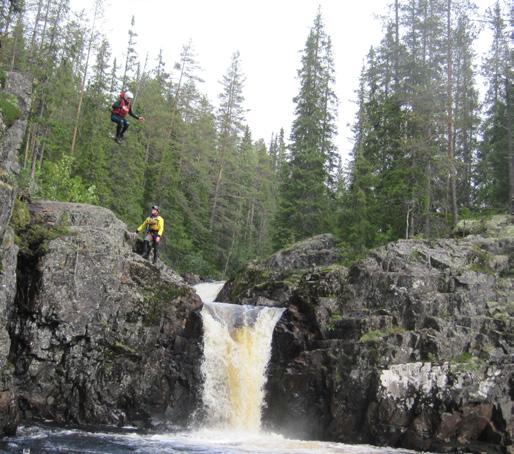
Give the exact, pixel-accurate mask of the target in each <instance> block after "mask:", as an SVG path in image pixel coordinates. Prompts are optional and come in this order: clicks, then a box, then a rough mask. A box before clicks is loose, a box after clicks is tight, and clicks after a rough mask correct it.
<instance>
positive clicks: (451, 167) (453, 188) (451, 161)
mask: <svg viewBox="0 0 514 454" xmlns="http://www.w3.org/2000/svg"><path fill="white" fill-rule="evenodd" d="M447 8H448V10H447V16H446V27H447V59H448V62H447V94H446V95H447V102H448V105H447V128H448V142H447V145H448V172H449V179H450V181H449V183H450V184H449V190H450V206H451V225H452V227H454V226H455V225H456V224H457V222H458V216H459V213H458V211H457V185H456V183H455V180H456V177H455V156H454V154H455V153H454V141H453V134H454V126H455V125H454V118H453V61H452V60H453V55H452V39H451V38H452V30H451V10H452V0H448V3H447Z"/></svg>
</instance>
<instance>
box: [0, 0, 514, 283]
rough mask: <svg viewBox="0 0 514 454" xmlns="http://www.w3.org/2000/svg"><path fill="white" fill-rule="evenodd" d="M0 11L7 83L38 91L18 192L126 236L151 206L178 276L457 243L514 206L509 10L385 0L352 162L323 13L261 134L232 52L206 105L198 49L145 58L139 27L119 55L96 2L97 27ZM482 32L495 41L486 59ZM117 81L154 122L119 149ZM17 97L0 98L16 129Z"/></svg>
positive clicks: (60, 11)
mask: <svg viewBox="0 0 514 454" xmlns="http://www.w3.org/2000/svg"><path fill="white" fill-rule="evenodd" d="M0 8H1V13H0V39H1V48H0V69H1V72H0V83H2V80H5V72H6V71H18V72H21V73H23V74H25V75H27V76H28V77H29V78H30V80H31V81H32V86H33V98H32V106H31V113H30V118H29V123H28V128H27V133H26V137H25V140H24V146H23V147H22V149H21V150H20V156H19V159H20V163H21V167H22V170H21V172H20V175H19V187H20V194H19V197H20V199H22V200H25V201H27V200H28V201H30V200H33V199H38V198H43V199H53V200H61V201H73V202H84V203H92V204H98V205H102V206H105V207H107V208H110V209H112V210H113V211H114V212H115V213H116V215H117V216H118V217H120V218H121V219H123V221H125V222H126V223H127V225H128V229H129V230H131V231H133V230H135V228H136V227H137V225H139V223H140V222H141V221H142V220H143V219H144V217H145V216H147V215H148V211H149V207H150V206H151V205H152V204H158V205H160V207H161V212H162V214H163V216H164V218H165V219H166V232H165V237H164V242H163V246H162V250H161V251H162V252H161V256H162V257H163V259H164V260H165V262H167V263H168V264H169V265H171V266H172V267H173V268H175V269H176V270H178V271H179V272H181V273H184V272H194V273H197V274H200V275H202V276H209V277H215V278H219V277H226V276H230V275H231V274H232V273H234V272H235V271H237V270H238V269H239V268H240V267H241V266H242V265H243V264H244V263H246V262H247V261H249V260H252V259H255V258H258V257H263V256H267V255H269V254H271V253H272V252H274V251H276V250H278V249H280V248H284V247H287V246H288V245H290V244H292V243H293V242H295V241H299V240H302V239H304V238H307V237H310V236H313V235H316V234H319V233H325V232H330V233H332V234H333V235H334V236H335V237H336V239H337V241H338V244H339V246H340V249H341V256H342V260H343V261H345V262H348V263H350V262H351V261H352V260H355V259H357V258H359V257H361V256H362V255H363V254H365V253H366V251H368V250H369V249H370V248H373V247H376V246H379V245H382V244H385V243H387V242H389V241H393V240H397V239H401V238H423V239H431V238H435V237H441V236H447V235H450V234H451V232H452V228H453V227H454V226H455V224H456V223H457V222H458V221H459V220H461V219H466V218H481V217H487V216H490V215H492V214H494V213H506V212H509V211H510V212H511V213H512V214H514V150H513V139H512V133H513V124H514V121H513V102H514V91H513V77H514V74H513V67H514V47H513V46H512V42H511V40H512V39H513V38H512V37H509V33H510V27H509V22H511V21H513V20H514V12H513V11H512V10H510V9H509V8H512V6H509V3H508V1H506V0H502V1H496V2H494V1H491V6H490V8H489V9H488V10H487V12H486V14H485V15H483V16H478V15H477V9H476V7H475V6H474V5H473V2H472V1H470V0H391V5H390V8H389V14H388V15H387V16H386V17H383V18H382V21H383V24H382V25H383V30H384V33H383V36H382V39H381V41H380V42H379V43H377V44H376V45H375V46H373V47H372V48H370V49H369V53H368V54H367V56H366V59H365V64H364V65H363V67H362V69H361V76H360V80H356V81H355V90H356V93H357V99H358V111H357V115H356V117H355V119H354V123H353V129H352V134H353V143H354V145H353V151H352V154H351V157H350V159H349V160H348V161H347V162H346V161H345V162H343V161H342V159H341V157H340V154H339V152H338V149H337V147H336V145H335V137H336V135H337V132H338V118H337V112H338V107H339V102H338V99H337V96H336V93H335V90H334V86H335V71H334V56H333V49H332V40H331V37H330V35H329V33H328V32H327V30H326V28H325V24H324V20H323V12H322V11H321V10H319V12H318V13H317V15H316V16H315V17H313V21H312V27H311V28H310V31H309V33H308V35H307V36H306V39H305V42H304V43H298V49H300V50H301V52H300V58H299V59H298V60H299V61H298V68H296V69H297V77H298V81H299V89H298V93H297V95H296V96H295V97H294V99H293V100H292V101H291V102H292V103H293V104H294V119H293V122H292V124H291V125H277V128H276V133H274V134H273V135H272V137H269V138H264V139H263V138H255V137H253V135H252V131H251V130H250V127H249V126H248V124H247V123H246V119H245V108H244V100H245V87H244V74H243V73H242V70H241V64H240V60H241V56H240V54H239V52H238V51H235V52H234V53H233V56H232V59H231V61H228V62H227V70H226V73H225V74H224V76H223V79H222V81H221V83H220V90H219V97H218V102H217V104H216V105H214V104H213V103H212V102H211V101H209V99H208V97H207V95H206V94H205V93H203V92H202V90H201V73H200V71H199V66H200V65H199V63H200V62H198V61H197V60H196V56H195V51H194V43H193V42H188V43H184V45H183V48H182V52H181V54H180V57H179V59H178V61H176V62H172V63H170V62H165V61H164V59H163V57H162V55H163V54H162V51H161V52H160V53H159V56H158V58H157V59H156V60H153V61H149V59H148V57H147V58H145V59H141V58H140V56H139V55H138V54H137V51H136V47H137V39H138V35H137V22H136V21H135V20H134V18H133V19H132V23H131V24H127V26H126V28H125V29H126V30H127V35H126V38H127V41H126V49H125V52H124V53H123V55H112V51H111V49H110V46H109V42H108V40H107V38H106V36H103V35H102V32H101V31H99V30H98V29H97V27H96V23H97V22H98V19H99V18H100V17H101V15H102V1H101V0H92V1H91V12H92V14H91V17H89V18H88V17H85V16H84V14H85V13H77V12H75V11H72V9H71V7H70V1H69V0H2V2H1V4H0ZM91 12H90V13H91ZM484 32H487V33H490V34H491V42H490V47H489V49H488V50H487V52H486V54H485V55H482V56H478V55H477V53H476V50H475V46H474V43H475V42H476V40H477V38H478V37H479V36H480V34H481V33H484ZM122 89H129V90H131V91H132V92H133V93H134V97H135V99H134V110H135V111H137V112H138V113H140V114H142V115H144V117H145V119H146V121H145V123H144V125H140V124H138V122H137V121H132V123H131V127H130V128H131V129H130V130H129V135H130V140H126V141H125V142H124V143H123V145H122V149H121V148H120V146H119V145H118V144H116V143H114V141H113V140H112V138H111V137H110V136H111V135H112V131H113V129H114V127H113V123H111V122H110V121H109V117H110V109H111V105H112V103H113V101H114V100H115V98H116V95H117V94H118V93H119V92H120V90H122ZM481 93H483V94H481ZM15 104H16V103H15V101H13V100H12V99H10V98H9V97H8V96H6V95H5V94H1V95H0V109H1V110H2V113H3V117H4V122H5V123H6V124H7V125H8V124H9V122H10V121H11V122H12V121H15V119H16V110H17V107H16V105H15ZM342 108H344V106H342ZM286 126H287V128H290V131H291V133H290V134H289V136H288V137H285V134H284V127H286Z"/></svg>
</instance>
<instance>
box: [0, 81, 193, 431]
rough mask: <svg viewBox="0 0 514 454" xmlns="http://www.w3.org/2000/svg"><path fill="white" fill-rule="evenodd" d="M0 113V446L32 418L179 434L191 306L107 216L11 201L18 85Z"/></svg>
mask: <svg viewBox="0 0 514 454" xmlns="http://www.w3.org/2000/svg"><path fill="white" fill-rule="evenodd" d="M1 80H2V78H1V77H0V81H1ZM0 101H1V102H0V436H2V435H4V434H12V433H14V432H15V431H16V427H17V425H18V424H19V422H20V421H30V420H31V419H32V418H45V419H50V420H53V421H57V422H62V423H78V424H96V425H98V424H116V425H122V424H135V425H139V426H149V425H154V424H156V423H157V422H158V420H167V421H172V422H173V423H181V424H187V423H188V420H189V417H190V415H191V414H192V412H193V411H194V410H195V409H196V407H197V404H198V397H197V396H198V393H197V392H196V391H197V389H198V386H199V382H200V373H199V370H198V367H199V358H200V355H201V351H200V350H201V346H200V343H199V339H200V337H201V323H200V320H199V317H198V315H197V312H196V309H198V308H199V307H200V305H201V301H200V299H199V297H198V296H197V295H196V293H195V292H194V290H193V289H192V288H191V287H190V286H189V285H187V284H186V283H185V282H184V281H183V280H182V278H181V277H180V276H178V275H176V274H175V273H174V272H173V271H172V270H171V269H169V268H167V267H166V266H165V265H164V264H162V263H161V262H158V265H157V266H154V265H151V264H150V263H149V262H148V261H146V260H144V259H142V258H141V257H140V256H139V255H138V254H136V253H134V250H136V249H137V245H138V244H137V241H135V238H133V237H132V235H131V234H130V233H128V232H127V228H126V226H125V225H124V224H123V223H122V222H121V221H120V220H118V219H117V218H116V217H115V216H114V214H113V213H112V212H110V211H109V210H107V209H104V208H101V207H94V206H88V205H81V204H72V203H57V202H37V203H33V204H29V205H26V204H24V203H22V202H20V201H19V200H17V199H16V196H17V180H18V176H19V170H20V166H19V163H18V154H19V149H20V146H21V144H22V141H23V137H24V133H25V128H26V120H27V115H28V111H29V109H30V84H29V82H28V81H27V80H26V79H25V78H23V77H22V76H20V75H18V74H13V73H11V74H7V77H6V80H5V86H2V90H0ZM13 227H14V228H13Z"/></svg>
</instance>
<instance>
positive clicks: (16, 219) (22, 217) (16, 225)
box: [10, 199, 30, 232]
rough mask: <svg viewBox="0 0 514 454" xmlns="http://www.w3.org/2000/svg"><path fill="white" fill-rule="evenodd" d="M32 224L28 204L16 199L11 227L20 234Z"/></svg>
mask: <svg viewBox="0 0 514 454" xmlns="http://www.w3.org/2000/svg"><path fill="white" fill-rule="evenodd" d="M29 223H30V212H29V207H28V206H27V204H26V203H23V202H22V201H21V200H19V199H16V200H15V201H14V207H13V210H12V215H11V222H10V224H11V227H12V228H13V229H14V231H15V232H19V231H21V230H22V229H24V228H25V227H26V226H27V225H28V224H29Z"/></svg>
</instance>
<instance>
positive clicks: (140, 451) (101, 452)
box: [0, 426, 413, 454]
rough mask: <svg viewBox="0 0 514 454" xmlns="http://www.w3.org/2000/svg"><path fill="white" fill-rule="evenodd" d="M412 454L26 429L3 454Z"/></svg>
mask: <svg viewBox="0 0 514 454" xmlns="http://www.w3.org/2000/svg"><path fill="white" fill-rule="evenodd" d="M55 453H62V454H85V453H88V454H130V453H132V454H189V453H192V454H247V453H258V454H408V453H409V454H410V453H413V451H406V450H398V449H391V448H376V447H373V446H367V445H355V446H354V445H343V444H341V443H326V442H315V441H299V440H288V439H286V438H283V437H281V436H279V435H274V434H261V435H253V436H249V435H248V434H237V433H229V432H216V431H208V430H203V431H198V432H184V433H182V432H181V433H170V434H158V435H141V434H137V433H104V432H95V433H92V432H85V431H80V430H67V429H58V428H53V429H52V428H48V427H38V426H33V427H21V428H20V430H19V435H18V436H17V437H9V438H6V439H3V440H0V454H55Z"/></svg>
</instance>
